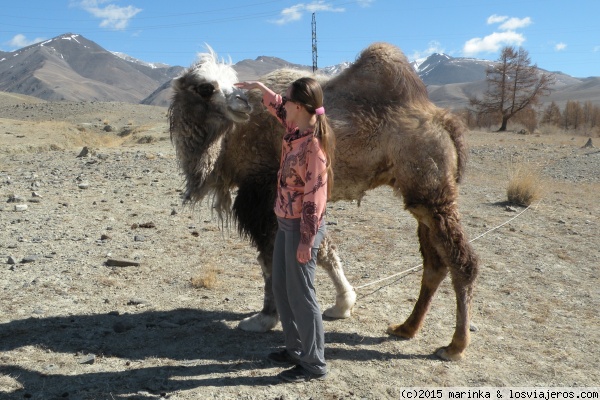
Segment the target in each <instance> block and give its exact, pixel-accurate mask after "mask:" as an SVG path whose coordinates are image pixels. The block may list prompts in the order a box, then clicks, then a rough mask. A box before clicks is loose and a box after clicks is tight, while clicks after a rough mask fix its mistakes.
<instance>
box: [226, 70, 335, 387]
mask: <svg viewBox="0 0 600 400" xmlns="http://www.w3.org/2000/svg"><path fill="white" fill-rule="evenodd" d="M236 86H237V87H239V88H242V89H247V90H250V89H259V90H261V92H262V94H263V98H262V102H263V104H264V105H265V106H266V107H267V110H268V111H269V112H270V113H271V114H273V115H274V116H275V117H276V118H277V119H278V120H279V121H280V122H281V123H282V124H283V126H284V127H285V136H284V137H283V142H282V150H281V161H280V166H279V172H278V176H277V197H276V200H275V214H276V215H277V222H278V230H277V234H276V236H275V248H274V250H273V294H274V296H275V304H276V305H277V311H278V312H279V316H280V318H281V326H282V328H283V334H284V341H285V349H283V350H282V351H280V352H275V353H271V354H269V355H268V359H269V360H270V361H271V362H273V363H275V364H277V365H295V367H293V368H292V369H289V370H286V371H283V372H282V373H280V374H279V377H280V378H281V379H283V380H285V381H288V382H303V381H308V380H311V379H324V378H325V377H326V375H327V368H326V363H325V355H324V350H325V343H324V342H325V340H324V333H323V320H322V318H321V311H320V309H319V304H318V302H317V298H316V293H315V287H314V278H315V268H316V259H317V250H318V248H319V245H320V243H321V240H322V239H323V237H324V235H325V206H326V203H327V198H328V196H329V194H330V193H331V189H332V186H333V170H332V164H333V153H334V149H335V137H334V134H333V130H332V129H331V127H330V126H329V123H328V121H327V117H326V116H325V109H324V108H323V90H322V89H321V85H319V83H318V82H317V81H316V80H315V79H312V78H300V79H298V80H296V81H294V82H293V83H292V84H291V85H290V86H289V87H288V88H287V90H286V92H285V95H284V96H280V95H278V94H276V93H274V92H273V91H272V90H271V89H269V88H267V87H266V86H265V85H264V84H262V83H261V82H240V83H236Z"/></svg>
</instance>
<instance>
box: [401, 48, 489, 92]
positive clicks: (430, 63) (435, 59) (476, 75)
mask: <svg viewBox="0 0 600 400" xmlns="http://www.w3.org/2000/svg"><path fill="white" fill-rule="evenodd" d="M490 64H491V62H490V61H486V60H478V59H475V58H454V57H450V56H448V55H446V54H438V53H434V54H432V55H431V56H429V57H427V58H426V59H424V60H421V61H415V62H413V63H412V65H413V68H414V69H415V71H417V73H418V74H419V76H420V77H421V79H422V80H423V82H424V83H425V84H426V85H447V84H451V83H468V82H473V81H479V80H485V71H486V69H487V67H488V66H489V65H490Z"/></svg>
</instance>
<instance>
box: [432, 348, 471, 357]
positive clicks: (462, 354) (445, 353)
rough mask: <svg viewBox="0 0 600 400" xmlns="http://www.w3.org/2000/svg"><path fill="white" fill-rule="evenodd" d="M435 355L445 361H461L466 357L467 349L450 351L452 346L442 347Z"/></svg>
mask: <svg viewBox="0 0 600 400" xmlns="http://www.w3.org/2000/svg"><path fill="white" fill-rule="evenodd" d="M435 355H436V356H437V357H439V358H441V359H442V360H444V361H460V360H462V359H463V358H465V351H464V350H463V351H460V352H459V351H456V350H455V351H450V346H446V347H440V348H439V349H437V351H436V352H435Z"/></svg>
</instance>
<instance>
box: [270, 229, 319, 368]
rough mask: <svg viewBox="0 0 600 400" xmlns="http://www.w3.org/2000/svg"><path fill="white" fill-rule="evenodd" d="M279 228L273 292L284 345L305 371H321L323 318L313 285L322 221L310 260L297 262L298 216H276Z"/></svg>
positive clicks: (298, 241)
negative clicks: (301, 262) (288, 217)
mask: <svg viewBox="0 0 600 400" xmlns="http://www.w3.org/2000/svg"><path fill="white" fill-rule="evenodd" d="M277 221H278V224H279V229H278V230H277V235H276V236H275V249H274V250H273V294H274V296H275V304H276V305H277V311H278V312H279V317H280V319H281V326H282V328H283V335H284V340H285V348H286V349H287V351H288V352H289V353H290V354H291V355H292V356H293V357H296V358H298V359H299V360H300V365H302V366H303V367H304V368H306V369H307V370H308V371H310V372H312V373H316V374H323V373H325V372H326V371H327V368H326V364H325V337H324V333H323V319H322V317H321V310H320V308H319V303H318V302H317V296H316V292H315V287H314V280H315V268H316V266H317V262H316V261H317V251H318V248H319V245H320V244H321V241H322V240H323V237H324V236H325V224H324V223H323V224H321V226H320V227H319V232H318V233H317V236H316V238H315V243H314V246H313V249H312V259H311V260H310V261H309V262H307V263H306V264H300V263H299V262H298V260H297V259H296V251H297V250H298V244H299V243H300V219H299V218H298V219H285V218H277Z"/></svg>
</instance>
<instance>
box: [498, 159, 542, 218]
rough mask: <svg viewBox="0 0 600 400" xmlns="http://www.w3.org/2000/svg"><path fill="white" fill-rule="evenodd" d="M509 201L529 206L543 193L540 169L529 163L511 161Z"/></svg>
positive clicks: (508, 189) (507, 190)
mask: <svg viewBox="0 0 600 400" xmlns="http://www.w3.org/2000/svg"><path fill="white" fill-rule="evenodd" d="M506 195H507V197H508V201H509V202H510V203H512V204H516V205H519V206H524V207H528V206H530V205H531V204H532V203H533V202H534V201H536V200H538V199H539V198H540V197H541V195H542V182H541V177H540V173H539V170H538V168H537V167H536V166H533V165H531V164H528V163H523V162H520V163H514V162H513V163H511V165H510V166H509V179H508V187H507V189H506Z"/></svg>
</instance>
